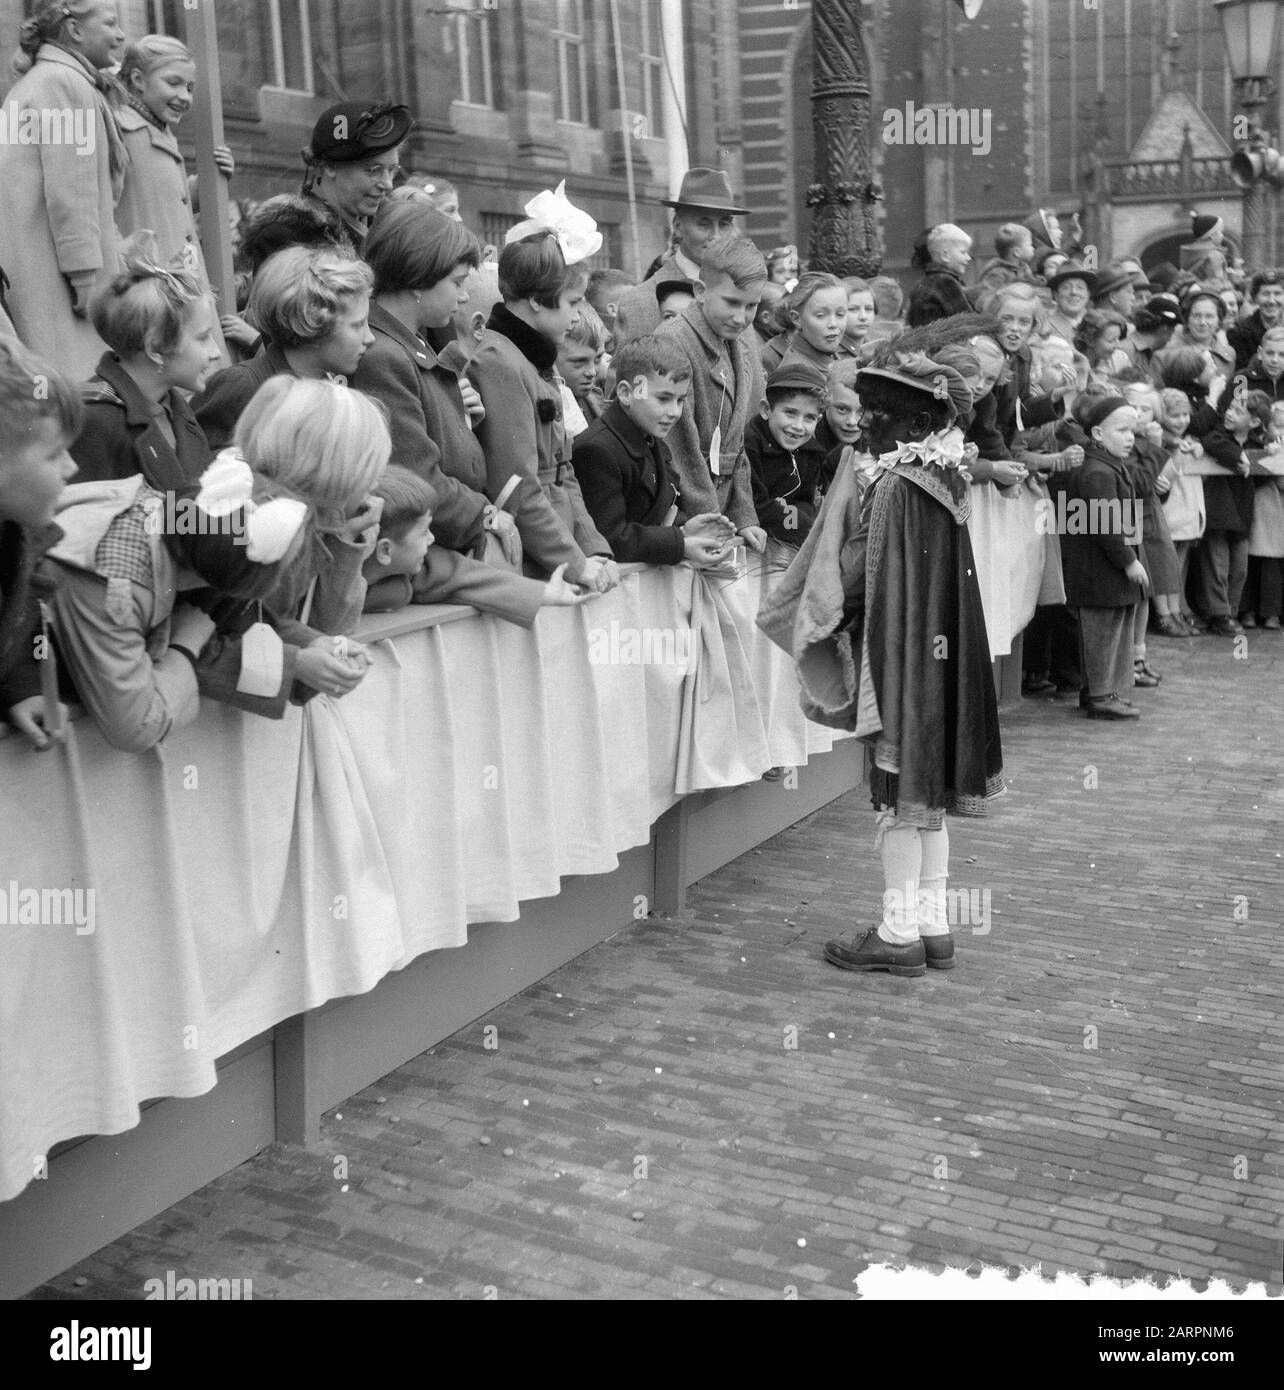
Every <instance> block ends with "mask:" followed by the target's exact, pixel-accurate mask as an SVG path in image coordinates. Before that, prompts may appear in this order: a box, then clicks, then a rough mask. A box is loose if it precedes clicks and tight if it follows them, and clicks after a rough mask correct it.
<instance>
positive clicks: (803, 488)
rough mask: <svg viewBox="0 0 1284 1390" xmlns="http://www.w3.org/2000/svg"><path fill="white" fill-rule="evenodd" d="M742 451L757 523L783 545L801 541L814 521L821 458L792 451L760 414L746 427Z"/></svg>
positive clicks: (822, 464) (801, 451) (812, 454)
mask: <svg viewBox="0 0 1284 1390" xmlns="http://www.w3.org/2000/svg"><path fill="white" fill-rule="evenodd" d="M745 452H746V453H747V454H748V455H749V472H750V476H751V477H752V478H753V504H754V509H755V510H756V511H757V513H758V524H759V525H760V526H761V527H762V528H763V530H764V531H766V533H767V534H768V535H769V536H774V537H775V539H776V540H778V541H783V542H784V543H785V544H786V545H793V546H798V545H801V544H802V543H803V541H804V540H806V538H807V534H808V532H810V530H811V528H812V526H813V525H814V524H815V521H816V512H817V509H818V507H819V506H820V502H819V500H818V499H819V495H820V487H821V481H822V470H823V466H824V459H823V458H818V457H817V456H816V455H815V454H814V453H804V452H803V450H802V449H799V450H798V451H797V452H796V453H791V452H790V451H789V450H788V449H786V448H785V446H784V445H783V444H781V443H779V442H778V441H777V440H776V437H775V435H773V434H772V432H771V427H770V425H769V424H768V423H767V421H766V420H764V419H763V418H762V416H761V415H755V416H754V418H753V419H752V420H750V421H749V425H748V428H747V429H746V430H745Z"/></svg>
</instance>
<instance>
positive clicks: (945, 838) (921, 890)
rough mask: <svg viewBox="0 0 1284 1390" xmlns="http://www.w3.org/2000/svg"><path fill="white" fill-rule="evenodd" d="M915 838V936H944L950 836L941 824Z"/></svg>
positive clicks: (948, 927) (946, 928)
mask: <svg viewBox="0 0 1284 1390" xmlns="http://www.w3.org/2000/svg"><path fill="white" fill-rule="evenodd" d="M919 838H920V839H921V841H922V844H923V867H922V869H921V870H920V872H919V876H918V934H919V935H920V936H948V935H949V934H950V924H949V919H948V917H947V915H946V911H945V881H946V879H948V878H949V876H950V832H949V831H948V830H947V829H946V828H945V822H944V821H942V822H941V828H940V829H939V830H921V831H920V832H919Z"/></svg>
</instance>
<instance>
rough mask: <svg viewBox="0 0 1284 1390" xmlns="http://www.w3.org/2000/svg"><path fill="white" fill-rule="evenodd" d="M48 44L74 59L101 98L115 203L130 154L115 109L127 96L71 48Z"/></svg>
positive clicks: (104, 74)
mask: <svg viewBox="0 0 1284 1390" xmlns="http://www.w3.org/2000/svg"><path fill="white" fill-rule="evenodd" d="M48 42H49V46H50V48H56V49H57V50H58V51H59V52H60V53H65V54H67V55H68V57H70V58H74V59H75V60H76V62H77V63H79V64H80V67H81V70H82V71H83V72H84V74H85V76H86V77H87V78H88V79H89V82H90V83H91V85H92V86H93V88H94V90H95V91H96V92H97V93H98V94H99V96H101V97H102V109H101V111H100V113H99V114H100V115H101V116H102V118H103V129H104V130H105V131H106V132H107V169H108V172H109V174H110V176H111V200H112V202H113V203H118V202H119V201H120V195H121V190H122V189H123V188H124V187H125V170H126V168H127V167H128V165H129V151H128V150H127V149H126V148H125V141H124V139H123V137H122V136H121V133H120V127H119V126H118V125H117V124H116V112H115V109H114V108H115V107H117V106H118V105H120V103H121V101H122V100H128V99H129V93H128V92H126V91H125V89H124V88H123V87H122V86H121V85H120V83H119V82H117V81H116V79H115V78H114V77H112V76H110V75H109V74H108V73H106V72H103V71H101V70H100V69H98V68H96V67H94V65H93V64H92V63H90V62H89V61H88V60H87V59H86V58H85V57H84V56H83V55H81V54H79V53H77V52H76V50H75V49H74V48H68V47H66V45H65V44H61V43H55V42H53V41H51V40H50V41H48Z"/></svg>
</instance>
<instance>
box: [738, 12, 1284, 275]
mask: <svg viewBox="0 0 1284 1390" xmlns="http://www.w3.org/2000/svg"><path fill="white" fill-rule="evenodd" d="M723 9H724V13H725V18H726V19H727V22H728V23H732V22H734V24H735V26H736V31H737V47H738V51H739V65H740V85H739V92H738V94H736V97H735V101H734V102H732V101H731V100H728V101H727V102H726V103H724V106H725V108H726V110H728V111H730V112H732V113H733V114H734V115H736V116H738V118H739V121H738V125H739V137H740V150H741V153H742V159H743V169H744V183H745V189H746V197H747V199H748V206H750V207H751V208H752V209H753V210H754V212H753V215H752V216H751V217H750V218H749V219H748V230H749V232H750V234H751V235H753V236H754V237H755V238H756V239H757V240H759V241H760V242H761V243H762V244H764V245H767V244H777V243H781V242H792V243H794V244H796V245H797V246H798V247H799V248H800V250H801V251H802V252H803V254H804V255H805V254H806V249H807V242H808V238H809V232H810V213H809V210H808V208H807V206H806V191H807V187H808V185H809V183H810V182H811V181H812V178H813V171H812V167H811V135H810V131H811V102H810V91H811V13H810V12H811V3H810V0H785V2H784V3H782V0H742V2H741V3H739V4H735V3H731V0H725V3H724V4H723ZM861 13H862V22H863V30H864V43H865V55H864V56H865V63H866V71H867V73H868V76H869V82H870V88H871V103H870V128H869V130H868V132H867V138H868V140H869V144H870V149H871V152H872V155H873V164H874V171H875V172H874V176H875V178H876V179H877V181H878V182H879V183H880V184H881V186H882V189H883V192H884V201H883V202H882V204H881V205H880V208H879V215H880V219H881V227H882V232H883V243H884V253H885V269H887V270H888V271H889V272H890V273H893V274H901V275H904V273H905V271H906V269H907V265H908V260H909V253H910V248H911V246H912V244H913V240H914V238H915V236H916V235H917V234H918V233H919V232H920V231H921V230H922V229H923V228H924V227H926V226H929V225H931V224H932V223H934V222H939V221H942V220H944V219H946V218H947V217H948V218H950V219H951V220H953V221H956V222H958V223H960V224H961V225H962V226H963V227H965V228H966V229H967V230H968V231H970V232H971V233H972V235H973V237H974V238H975V239H976V241H977V247H976V254H977V257H978V259H984V258H985V257H987V256H988V255H990V254H991V245H992V238H993V234H994V232H995V230H996V229H997V228H998V227H999V226H1000V225H1001V224H1002V223H1003V222H1006V221H1012V220H1020V219H1021V218H1022V217H1024V216H1025V215H1026V214H1027V213H1028V212H1029V211H1030V210H1031V209H1033V208H1034V207H1037V206H1051V207H1053V208H1056V209H1057V210H1058V211H1062V212H1070V211H1078V210H1080V209H1085V197H1086V195H1087V194H1088V193H1089V192H1090V190H1091V186H1092V185H1091V180H1090V177H1089V175H1090V172H1091V170H1092V169H1093V167H1094V164H1097V165H1099V164H1100V163H1104V164H1105V166H1107V169H1108V172H1109V175H1110V177H1109V179H1108V180H1107V182H1108V184H1109V201H1110V203H1111V207H1110V208H1109V209H1108V210H1107V211H1106V212H1105V213H1104V214H1102V215H1098V216H1097V221H1096V224H1095V227H1094V228H1093V235H1094V236H1096V237H1097V239H1098V243H1099V244H1098V245H1097V251H1098V254H1099V255H1100V256H1101V258H1102V259H1109V258H1110V257H1113V256H1122V255H1141V256H1143V258H1144V259H1145V260H1146V263H1147V264H1149V263H1151V262H1152V261H1154V260H1158V259H1163V258H1164V256H1165V255H1166V252H1167V250H1168V249H1169V248H1170V247H1171V244H1172V241H1173V238H1175V237H1181V236H1184V235H1185V233H1186V229H1187V228H1188V227H1189V213H1190V212H1191V211H1199V212H1216V213H1217V214H1218V215H1220V216H1222V217H1224V219H1225V221H1226V224H1227V228H1228V231H1229V232H1230V233H1231V235H1232V238H1234V237H1235V236H1236V235H1237V233H1238V231H1239V222H1240V209H1241V204H1240V195H1239V193H1238V190H1236V189H1235V187H1234V185H1233V184H1232V183H1231V181H1230V178H1229V175H1228V166H1227V159H1228V156H1229V153H1230V151H1231V150H1232V149H1233V148H1234V146H1235V143H1236V141H1235V135H1234V126H1233V121H1234V119H1235V116H1236V108H1235V106H1234V101H1233V92H1232V84H1231V81H1230V75H1229V70H1228V67H1227V64H1226V58H1225V51H1224V47H1223V43H1222V37H1221V30H1220V25H1219V23H1218V20H1217V17H1216V14H1215V12H1214V10H1213V9H1212V6H1211V4H1209V3H1208V0H984V4H983V6H982V9H981V11H980V13H979V14H978V15H977V16H976V18H974V19H972V20H971V21H968V20H966V19H965V18H964V16H963V13H962V10H961V8H960V7H959V6H958V5H957V4H955V3H954V0H864V3H863V4H862V6H861ZM1174 34H1175V35H1176V36H1177V42H1176V43H1174V42H1173V41H1172V39H1171V36H1172V35H1174ZM1280 56H1281V55H1277V64H1278V62H1279V59H1280ZM1277 86H1278V87H1279V88H1280V91H1281V96H1280V98H1279V99H1278V100H1279V101H1280V102H1284V82H1278V83H1277ZM1174 92H1175V93H1180V94H1181V96H1182V99H1183V100H1182V101H1179V100H1178V98H1177V97H1176V96H1170V94H1171V93H1174ZM1165 98H1168V100H1167V101H1165ZM1183 101H1184V104H1185V107H1186V109H1187V110H1188V111H1191V112H1193V113H1194V114H1192V115H1191V116H1190V119H1189V120H1184V119H1177V118H1176V113H1177V111H1178V110H1179V108H1180V107H1181V106H1182V105H1183ZM737 103H738V104H737ZM1161 107H1162V110H1161ZM940 108H953V110H954V111H955V112H956V113H957V117H956V118H955V120H954V123H953V124H952V125H951V124H950V123H949V122H946V121H944V120H943V118H942V115H941V114H940V113H939V109H940ZM1265 110H1266V112H1267V115H1266V118H1265V121H1264V123H1265V124H1266V125H1267V126H1268V127H1269V128H1270V130H1271V131H1274V132H1279V131H1281V130H1282V129H1284V105H1281V106H1277V107H1268V108H1265ZM934 112H935V113H936V114H934ZM986 112H988V113H989V122H988V129H987V128H986V127H985V125H984V117H985V113H986ZM925 113H926V114H925ZM969 114H971V116H972V120H971V122H970V124H969V123H967V122H965V120H964V118H965V117H967V116H968V115H969ZM1186 125H1189V126H1190V136H1189V142H1188V143H1189V144H1190V146H1191V149H1192V150H1193V159H1194V161H1195V164H1194V167H1193V170H1192V169H1191V168H1187V169H1186V170H1185V171H1183V170H1182V168H1181V167H1180V165H1181V160H1182V158H1183V155H1182V146H1183V141H1184V138H1185V126H1186ZM916 127H917V130H918V131H919V132H921V135H922V137H925V138H926V141H927V142H926V143H911V141H910V139H909V134H911V133H913V132H914V131H915V129H916ZM978 127H979V128H978ZM733 133H734V131H733ZM732 143H734V141H733V142H732ZM1276 143H1277V144H1278V143H1279V142H1278V140H1277V141H1276ZM974 151H975V153H974ZM1183 180H1184V181H1183ZM1088 201H1089V203H1091V199H1089V200H1088ZM1085 210H1086V211H1088V212H1094V209H1093V208H1092V207H1088V208H1087V209H1085ZM1095 211H1097V212H1100V209H1096V210H1095ZM1152 252H1153V253H1154V254H1152ZM906 278H911V277H906Z"/></svg>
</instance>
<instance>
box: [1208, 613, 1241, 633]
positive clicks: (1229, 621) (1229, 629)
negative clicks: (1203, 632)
mask: <svg viewBox="0 0 1284 1390" xmlns="http://www.w3.org/2000/svg"><path fill="white" fill-rule="evenodd" d="M1208 630H1209V632H1213V633H1216V634H1217V636H1218V637H1242V636H1243V635H1244V629H1243V628H1242V627H1240V625H1239V624H1238V623H1237V622H1236V621H1235V619H1234V618H1226V617H1221V618H1209V620H1208Z"/></svg>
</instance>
